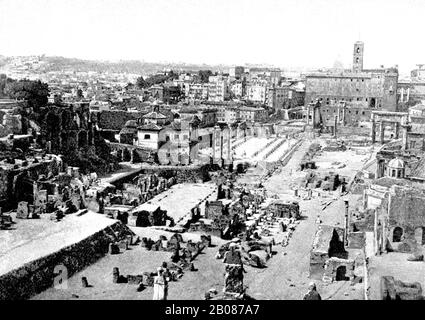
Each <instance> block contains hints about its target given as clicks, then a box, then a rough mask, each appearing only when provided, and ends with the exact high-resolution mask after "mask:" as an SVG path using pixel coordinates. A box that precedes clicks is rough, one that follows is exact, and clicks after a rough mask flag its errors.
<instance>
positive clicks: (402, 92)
mask: <svg viewBox="0 0 425 320" xmlns="http://www.w3.org/2000/svg"><path fill="white" fill-rule="evenodd" d="M403 96H404V88H401V89H400V102H403Z"/></svg>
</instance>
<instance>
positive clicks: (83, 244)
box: [0, 222, 133, 300]
mask: <svg viewBox="0 0 425 320" xmlns="http://www.w3.org/2000/svg"><path fill="white" fill-rule="evenodd" d="M116 234H118V235H119V236H118V237H119V239H117V236H116ZM127 235H133V233H132V232H131V231H130V230H129V229H128V228H126V227H125V226H124V225H123V224H122V223H121V222H116V223H114V224H113V225H111V226H109V227H107V228H105V229H104V230H101V231H99V232H97V233H95V234H93V235H91V236H90V237H88V238H86V239H84V240H82V241H80V242H78V243H75V244H73V245H71V246H68V247H66V248H63V249H61V250H59V251H57V252H55V253H52V254H50V255H48V256H46V257H42V258H40V259H37V260H34V261H32V262H30V263H27V264H25V265H23V266H22V267H20V268H18V269H16V270H13V271H11V272H8V273H6V274H4V275H2V276H0V283H1V286H0V300H22V299H29V298H31V297H32V296H34V295H36V294H38V293H40V292H42V291H44V290H46V289H48V288H49V287H51V286H52V285H53V284H54V280H55V276H56V275H55V273H54V269H55V267H56V266H59V265H64V266H65V267H66V268H67V271H68V276H69V277H70V276H72V275H73V274H75V273H76V272H78V271H81V270H82V269H84V268H85V267H87V266H88V265H90V264H92V263H94V262H95V261H97V260H98V259H100V258H101V257H103V256H104V255H105V254H106V253H107V252H108V246H109V243H110V242H111V241H113V240H114V241H115V240H121V239H124V238H125V237H126V236H127Z"/></svg>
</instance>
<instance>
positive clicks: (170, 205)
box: [142, 182, 216, 223]
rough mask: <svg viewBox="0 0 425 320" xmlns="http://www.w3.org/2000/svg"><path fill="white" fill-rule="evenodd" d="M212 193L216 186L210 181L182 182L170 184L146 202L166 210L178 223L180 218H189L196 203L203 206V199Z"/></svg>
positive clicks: (214, 192)
mask: <svg viewBox="0 0 425 320" xmlns="http://www.w3.org/2000/svg"><path fill="white" fill-rule="evenodd" d="M214 194H216V186H215V184H213V183H211V182H208V183H182V184H176V185H174V186H172V187H171V188H170V189H168V190H166V191H164V192H162V193H160V194H159V195H157V196H155V197H154V198H152V199H151V200H149V201H148V202H147V203H149V204H153V205H158V206H160V207H161V209H163V210H167V214H168V215H169V216H171V217H172V218H173V219H174V221H175V222H176V223H178V222H179V221H180V219H184V218H185V217H186V218H189V217H190V210H191V209H192V208H193V207H195V206H196V205H197V204H199V203H201V204H202V206H204V205H205V199H206V198H208V197H213V195H214ZM214 200H215V199H214ZM142 206H143V205H142ZM201 209H202V208H201ZM181 223H183V220H181Z"/></svg>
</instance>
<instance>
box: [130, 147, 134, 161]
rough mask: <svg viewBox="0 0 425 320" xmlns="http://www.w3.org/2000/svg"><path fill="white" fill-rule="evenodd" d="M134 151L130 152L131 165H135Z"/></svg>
mask: <svg viewBox="0 0 425 320" xmlns="http://www.w3.org/2000/svg"><path fill="white" fill-rule="evenodd" d="M133 151H134V150H130V163H133V162H134V153H133Z"/></svg>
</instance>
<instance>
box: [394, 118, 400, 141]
mask: <svg viewBox="0 0 425 320" xmlns="http://www.w3.org/2000/svg"><path fill="white" fill-rule="evenodd" d="M399 136H400V123H398V122H396V123H395V138H396V139H398V138H399Z"/></svg>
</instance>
